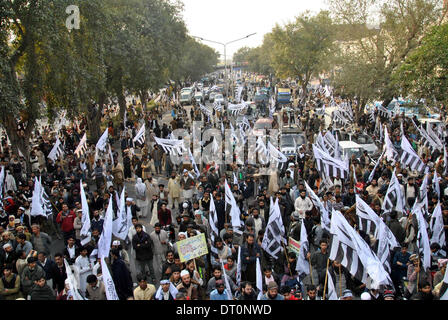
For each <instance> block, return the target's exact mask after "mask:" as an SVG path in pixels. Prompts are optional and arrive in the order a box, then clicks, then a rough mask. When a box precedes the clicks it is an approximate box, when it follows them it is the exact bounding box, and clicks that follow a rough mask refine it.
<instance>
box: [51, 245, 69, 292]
mask: <svg viewBox="0 0 448 320" xmlns="http://www.w3.org/2000/svg"><path fill="white" fill-rule="evenodd" d="M54 262H55V263H54V264H53V266H52V268H51V269H50V274H51V278H52V279H53V289H57V290H58V292H61V291H62V290H64V286H65V279H67V272H66V271H65V265H64V259H63V257H62V254H60V253H56V254H55V255H54Z"/></svg>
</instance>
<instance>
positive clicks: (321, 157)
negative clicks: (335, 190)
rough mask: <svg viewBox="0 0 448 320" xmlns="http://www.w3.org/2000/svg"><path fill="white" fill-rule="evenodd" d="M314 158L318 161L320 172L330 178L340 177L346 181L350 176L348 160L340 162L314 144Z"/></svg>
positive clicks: (317, 165)
mask: <svg viewBox="0 0 448 320" xmlns="http://www.w3.org/2000/svg"><path fill="white" fill-rule="evenodd" d="M313 152H314V158H315V159H316V167H317V170H318V171H319V172H321V173H322V172H324V173H325V175H326V176H328V177H340V178H341V179H346V178H348V176H349V171H350V170H349V163H348V159H345V160H339V159H336V158H334V157H332V156H330V155H329V154H328V153H326V152H324V151H323V150H321V149H319V148H318V147H316V145H314V144H313Z"/></svg>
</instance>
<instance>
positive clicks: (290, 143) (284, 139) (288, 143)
mask: <svg viewBox="0 0 448 320" xmlns="http://www.w3.org/2000/svg"><path fill="white" fill-rule="evenodd" d="M280 145H281V146H282V147H283V148H294V147H296V144H295V143H294V137H293V136H281V138H280Z"/></svg>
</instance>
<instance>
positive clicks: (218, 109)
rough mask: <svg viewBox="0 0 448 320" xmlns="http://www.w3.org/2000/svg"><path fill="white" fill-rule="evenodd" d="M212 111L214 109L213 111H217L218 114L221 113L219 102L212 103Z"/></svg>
mask: <svg viewBox="0 0 448 320" xmlns="http://www.w3.org/2000/svg"><path fill="white" fill-rule="evenodd" d="M213 109H215V111H218V112H222V106H221V103H219V102H216V101H215V102H213Z"/></svg>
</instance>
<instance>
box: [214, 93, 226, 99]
mask: <svg viewBox="0 0 448 320" xmlns="http://www.w3.org/2000/svg"><path fill="white" fill-rule="evenodd" d="M215 99H224V97H223V96H222V94H216V95H215Z"/></svg>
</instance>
